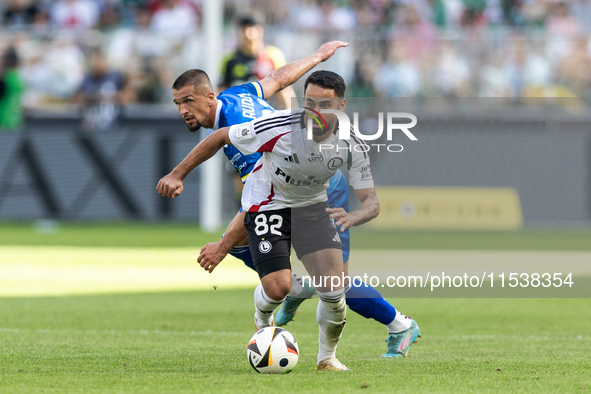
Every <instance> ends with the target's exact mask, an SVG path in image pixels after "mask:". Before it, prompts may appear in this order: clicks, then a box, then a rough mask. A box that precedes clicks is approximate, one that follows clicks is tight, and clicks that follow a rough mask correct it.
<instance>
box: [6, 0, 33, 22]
mask: <svg viewBox="0 0 591 394" xmlns="http://www.w3.org/2000/svg"><path fill="white" fill-rule="evenodd" d="M39 13H40V9H39V6H38V4H37V1H34V0H8V1H7V4H6V8H5V9H4V12H3V15H2V16H3V17H2V21H3V23H4V24H5V25H7V26H11V27H24V26H27V25H30V24H32V23H33V22H34V21H35V19H36V17H37V15H38V14H39Z"/></svg>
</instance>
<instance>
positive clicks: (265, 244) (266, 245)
mask: <svg viewBox="0 0 591 394" xmlns="http://www.w3.org/2000/svg"><path fill="white" fill-rule="evenodd" d="M271 249H273V244H272V243H271V242H269V241H261V243H259V252H261V253H269V252H270V251H271Z"/></svg>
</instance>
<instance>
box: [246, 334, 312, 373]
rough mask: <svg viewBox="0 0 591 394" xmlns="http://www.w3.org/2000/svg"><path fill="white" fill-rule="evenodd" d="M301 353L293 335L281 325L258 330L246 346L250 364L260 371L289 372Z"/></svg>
mask: <svg viewBox="0 0 591 394" xmlns="http://www.w3.org/2000/svg"><path fill="white" fill-rule="evenodd" d="M299 353H300V351H299V349H298V344H297V342H296V340H295V338H294V337H293V335H291V334H290V333H289V331H287V330H284V329H283V328H279V327H266V328H263V329H262V330H259V331H257V332H256V334H254V335H253V336H252V338H250V341H249V342H248V346H247V348H246V355H247V356H248V361H249V362H250V365H252V367H253V368H254V370H255V371H257V372H259V373H289V372H291V370H292V369H294V368H295V366H296V364H297V363H298V357H299Z"/></svg>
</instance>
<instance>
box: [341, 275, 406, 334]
mask: <svg viewBox="0 0 591 394" xmlns="http://www.w3.org/2000/svg"><path fill="white" fill-rule="evenodd" d="M352 282H353V283H351V282H349V285H348V286H347V287H348V290H347V292H346V293H345V297H346V301H347V305H348V306H349V308H350V309H351V310H352V311H353V312H355V313H358V314H360V315H361V316H363V317H365V318H366V319H370V318H371V319H374V320H376V321H379V322H380V323H382V324H390V323H392V321H393V320H394V317H396V309H395V308H394V307H393V306H392V305H390V303H389V302H388V301H386V300H385V299H384V297H382V295H381V294H380V292H379V291H377V290H376V289H374V288H373V287H371V286H368V285H367V284H365V283H363V282H361V281H360V280H353V281H352Z"/></svg>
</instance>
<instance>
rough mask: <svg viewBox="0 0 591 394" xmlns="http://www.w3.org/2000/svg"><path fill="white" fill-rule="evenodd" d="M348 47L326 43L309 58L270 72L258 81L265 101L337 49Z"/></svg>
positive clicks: (336, 43) (342, 43) (337, 43)
mask: <svg viewBox="0 0 591 394" xmlns="http://www.w3.org/2000/svg"><path fill="white" fill-rule="evenodd" d="M348 45H349V44H348V43H346V42H344V41H331V42H327V43H325V44H323V45H322V46H321V47H320V48H319V49H318V50H317V51H316V52H314V53H313V54H311V55H310V56H308V57H306V58H304V59H301V60H296V61H295V62H291V63H288V64H286V65H285V66H283V67H279V68H278V69H276V70H274V71H272V72H270V73H269V75H267V76H266V77H265V78H264V79H262V80H260V81H259V83H260V84H261V86H262V88H263V93H264V95H265V99H267V98H269V97H271V96H272V95H273V94H275V92H277V91H279V90H281V89H285V88H286V87H288V86H289V85H291V84H293V83H294V82H295V81H297V80H298V79H300V78H301V77H302V75H304V74H305V73H307V72H308V71H310V70H311V69H312V68H314V66H316V65H317V64H318V63H320V62H323V61H325V60H327V59H328V58H330V57H331V56H332V55H334V53H335V52H336V50H337V49H339V48H341V47H346V46H348Z"/></svg>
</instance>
